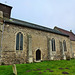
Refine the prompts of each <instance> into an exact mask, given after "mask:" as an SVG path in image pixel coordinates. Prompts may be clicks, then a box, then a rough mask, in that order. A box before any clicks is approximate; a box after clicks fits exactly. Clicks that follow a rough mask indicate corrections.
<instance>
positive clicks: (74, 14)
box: [0, 0, 75, 33]
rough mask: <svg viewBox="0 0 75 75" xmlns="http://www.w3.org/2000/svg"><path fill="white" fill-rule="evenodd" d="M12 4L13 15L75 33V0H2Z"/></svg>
mask: <svg viewBox="0 0 75 75" xmlns="http://www.w3.org/2000/svg"><path fill="white" fill-rule="evenodd" d="M0 3H3V4H7V5H9V6H12V7H13V8H12V11H11V17H12V18H16V19H20V20H23V21H27V22H31V23H34V24H38V25H41V26H45V27H49V28H52V29H53V28H54V27H55V26H57V27H59V28H63V29H65V30H68V31H70V30H72V31H73V32H74V33H75V27H74V26H75V0H0Z"/></svg>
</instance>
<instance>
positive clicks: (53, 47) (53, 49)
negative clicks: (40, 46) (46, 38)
mask: <svg viewBox="0 0 75 75" xmlns="http://www.w3.org/2000/svg"><path fill="white" fill-rule="evenodd" d="M51 42H52V51H56V49H55V39H54V38H52V40H51Z"/></svg>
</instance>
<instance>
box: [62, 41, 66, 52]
mask: <svg viewBox="0 0 75 75" xmlns="http://www.w3.org/2000/svg"><path fill="white" fill-rule="evenodd" d="M63 48H64V51H67V49H66V41H65V40H64V41H63Z"/></svg>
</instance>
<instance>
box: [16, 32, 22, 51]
mask: <svg viewBox="0 0 75 75" xmlns="http://www.w3.org/2000/svg"><path fill="white" fill-rule="evenodd" d="M16 50H23V34H22V33H21V32H19V33H18V34H17V35H16Z"/></svg>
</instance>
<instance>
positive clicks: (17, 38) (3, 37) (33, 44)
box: [0, 3, 75, 64]
mask: <svg viewBox="0 0 75 75" xmlns="http://www.w3.org/2000/svg"><path fill="white" fill-rule="evenodd" d="M11 9H12V7H11V6H8V5H5V4H2V3H0V64H1V63H4V64H14V63H15V64H20V63H32V62H41V61H45V60H66V59H67V58H73V57H74V56H73V55H74V53H73V51H72V49H71V45H72V44H71V40H70V37H69V35H68V34H65V33H63V32H61V31H59V30H57V29H51V28H47V27H43V26H40V25H37V24H33V23H29V22H26V21H21V20H18V19H14V18H11V17H10V16H11ZM73 42H74V41H73ZM74 45H75V43H74ZM74 45H73V46H74ZM72 48H75V47H72ZM74 50H75V49H74ZM74 52H75V51H74Z"/></svg>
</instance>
